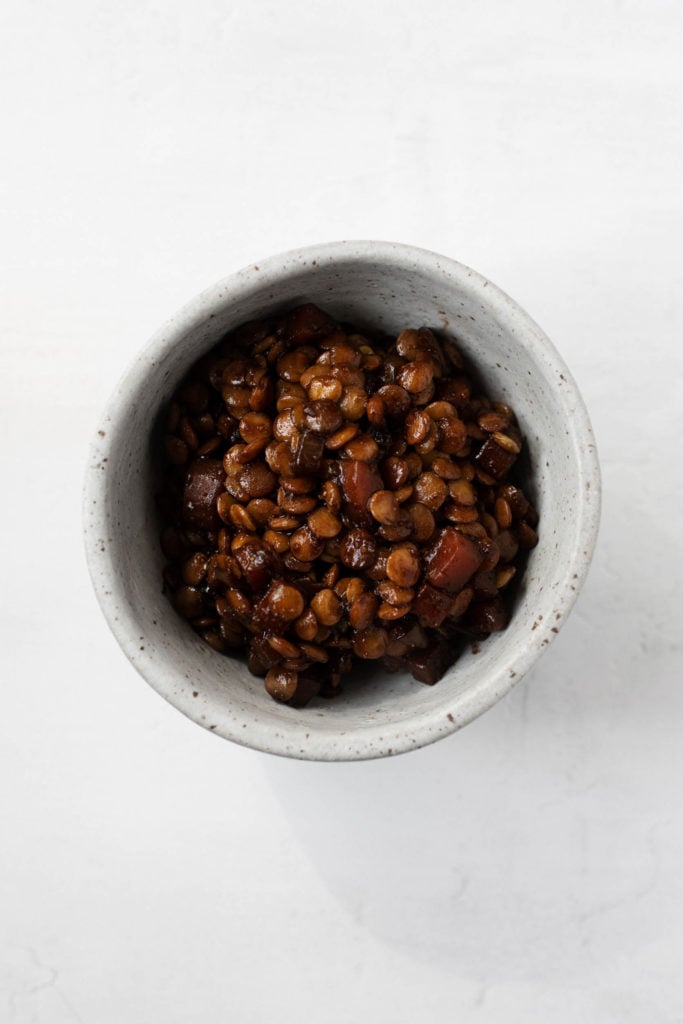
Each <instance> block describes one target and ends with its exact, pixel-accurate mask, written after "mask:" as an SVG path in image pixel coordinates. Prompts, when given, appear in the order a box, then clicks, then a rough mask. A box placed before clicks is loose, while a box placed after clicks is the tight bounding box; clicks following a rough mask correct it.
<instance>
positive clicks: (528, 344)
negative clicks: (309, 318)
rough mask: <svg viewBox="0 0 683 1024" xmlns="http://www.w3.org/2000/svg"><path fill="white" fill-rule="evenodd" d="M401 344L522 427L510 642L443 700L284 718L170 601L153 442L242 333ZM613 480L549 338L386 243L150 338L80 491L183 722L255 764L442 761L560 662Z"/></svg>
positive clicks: (394, 695)
mask: <svg viewBox="0 0 683 1024" xmlns="http://www.w3.org/2000/svg"><path fill="white" fill-rule="evenodd" d="M305 301H310V302H314V303H317V304H319V305H321V306H322V307H323V308H324V309H325V310H327V311H328V312H330V313H331V314H332V315H334V316H336V317H338V318H340V319H344V320H347V321H349V322H351V323H354V324H357V325H359V326H363V325H374V326H376V327H379V328H382V329H385V330H386V331H387V332H388V333H392V334H394V335H395V334H396V333H398V332H399V331H400V330H401V329H403V328H405V327H408V326H420V325H422V324H427V325H429V326H431V327H434V328H438V329H439V330H441V331H444V332H446V334H448V335H451V336H452V337H454V338H455V339H457V343H458V345H459V346H460V348H461V350H462V351H463V352H464V354H465V356H466V357H467V358H468V359H469V360H471V362H472V363H473V364H474V365H475V366H476V367H477V369H478V371H479V373H480V375H481V378H482V379H483V383H484V386H485V388H486V390H487V392H488V393H489V394H490V395H491V397H492V398H494V400H495V399H497V400H500V401H504V402H508V403H509V404H510V405H512V407H513V408H514V409H515V411H516V413H517V417H518V420H519V424H520V427H521V429H522V431H523V433H524V435H525V438H526V442H527V446H528V451H529V457H530V465H531V467H532V483H531V487H530V490H531V495H532V497H533V499H534V500H535V503H536V506H537V508H538V511H539V513H540V526H539V537H540V540H539V543H538V545H537V547H536V548H534V550H533V551H532V552H531V554H530V557H529V561H528V565H527V568H526V572H525V574H524V577H523V579H522V581H521V585H520V586H519V587H518V591H517V595H516V602H515V606H514V611H513V614H512V618H511V622H510V625H509V626H508V628H507V629H506V630H505V631H504V632H502V633H499V634H494V635H492V636H491V637H490V638H489V639H487V640H486V641H485V642H483V643H482V644H481V647H480V650H479V652H478V653H476V654H475V653H470V652H469V651H467V652H466V653H464V654H463V655H462V656H461V657H460V659H459V660H458V661H457V663H456V664H455V665H454V666H453V668H452V669H451V670H450V671H449V672H448V673H447V674H446V676H445V677H444V678H443V679H442V680H441V681H440V682H439V683H437V685H435V686H425V685H423V684H421V683H417V682H415V681H414V680H413V679H412V678H411V677H410V676H408V675H407V674H405V675H403V674H399V675H389V674H384V673H382V672H375V673H374V674H373V676H372V678H371V679H370V680H369V681H368V682H366V683H364V685H363V686H362V687H358V686H356V687H354V686H353V685H351V686H350V687H348V688H347V690H346V691H345V693H344V694H343V695H342V696H340V697H338V698H336V699H335V700H327V701H326V700H323V699H318V700H316V701H314V702H312V703H311V704H309V705H308V707H306V708H304V709H300V710H296V709H293V708H290V707H287V706H285V705H281V704H277V703H275V702H274V701H273V700H271V698H270V697H269V696H268V695H267V694H266V692H265V691H264V688H263V681H262V680H261V679H256V678H254V677H253V676H252V675H250V674H249V672H248V671H247V669H246V666H245V665H244V664H243V663H242V662H241V661H239V660H237V659H233V658H227V657H225V656H223V655H221V654H217V653H216V652H214V651H213V650H211V649H210V648H209V647H208V646H207V645H206V644H205V643H204V642H203V641H202V640H200V639H199V637H198V636H197V635H196V634H195V633H194V632H193V631H192V629H191V628H190V627H189V625H187V624H186V623H185V622H183V621H182V620H181V619H180V618H179V616H178V615H177V614H176V613H175V611H174V610H173V608H172V607H171V605H170V603H169V602H168V600H167V598H166V597H165V596H164V595H163V593H162V589H161V573H162V565H163V557H162V554H161V551H160V548H159V541H158V536H159V524H158V520H157V514H156V510H155V489H156V466H155V460H154V451H153V444H152V437H153V434H154V429H155V424H156V421H157V419H158V417H159V413H160V410H161V409H162V407H163V406H164V405H165V403H166V402H167V401H168V399H169V397H170V395H171V394H172V392H173V391H174V389H175V388H176V386H177V384H178V382H179V381H180V380H181V378H182V377H183V375H184V374H185V373H186V371H187V370H188V369H189V367H190V366H191V365H192V363H194V362H195V360H196V359H197V358H198V357H199V356H201V355H202V354H203V353H204V352H206V351H207V350H208V349H210V348H211V347H212V346H213V345H214V344H215V343H216V342H217V341H218V340H219V339H220V338H222V337H223V335H224V334H225V333H226V332H227V331H228V330H230V329H231V328H233V327H236V326H237V325H239V324H241V323H243V322H245V321H247V320H250V319H254V318H257V317H261V316H264V315H268V314H270V313H272V312H274V311H278V310H281V309H283V308H287V307H290V306H294V305H297V304H299V303H302V302H305ZM599 506H600V475H599V468H598V461H597V456H596V450H595V442H594V438H593V433H592V430H591V426H590V423H589V420H588V416H587V413H586V409H585V407H584V403H583V401H582V399H581V396H580V395H579V392H578V390H577V387H576V385H575V383H574V381H573V380H572V377H571V374H570V373H569V371H568V369H567V367H566V365H565V363H564V362H563V360H562V359H561V357H560V356H559V355H558V353H557V351H556V350H555V348H554V347H553V345H552V344H551V343H550V341H549V340H548V338H547V337H546V336H545V334H544V333H543V331H542V330H541V329H540V328H539V327H538V326H537V325H536V324H535V323H534V322H533V320H531V319H530V317H529V316H527V314H526V313H525V312H524V311H523V310H522V309H520V307H519V306H518V305H517V304H516V303H515V302H513V300H512V299H510V298H509V297H508V296H507V295H505V294H504V293H503V292H502V291H501V290H500V289H499V288H497V287H496V286H495V285H494V284H492V283H491V282H490V281H487V280H486V279H485V278H484V277H482V276H481V275H480V274H478V273H476V272H475V271H473V270H470V269H469V268H468V267H465V266H463V265H462V264H460V263H457V262H455V261H454V260H452V259H448V258H446V257H444V256H439V255H436V254H435V253H432V252H428V251H425V250H421V249H415V248H411V247H408V246H405V245H398V244H391V243H386V242H337V243H330V244H325V245H318V246H313V247H310V248H306V249H299V250H297V251H294V252H288V253H285V254H284V255H281V256H274V257H271V258H269V259H267V260H264V261H263V262H260V263H258V264H255V265H253V266H250V267H246V268H245V269H243V270H240V271H238V272H237V273H235V274H232V275H231V276H229V277H227V278H225V279H224V280H223V281H220V282H219V283H218V284H215V285H213V286H212V287H210V288H208V289H207V290H206V291H204V292H202V293H201V294H200V295H199V296H198V297H197V298H195V299H194V300H193V301H191V302H190V303H188V304H187V305H186V306H184V307H183V309H181V310H180V312H178V313H177V314H176V315H175V316H174V317H173V318H172V319H171V320H169V321H168V323H167V324H166V325H165V326H164V327H162V328H161V330H160V331H158V332H157V334H155V336H154V337H153V338H152V340H151V341H150V342H149V344H148V345H147V347H146V348H145V349H144V350H143V351H142V353H141V354H140V355H139V356H138V358H137V359H136V360H135V362H134V363H133V365H132V366H131V367H130V368H129V370H128V371H127V373H126V374H125V376H124V377H123V379H122V381H121V382H120V384H119V385H118V387H117V388H116V391H115V393H114V395H113V397H112V399H111V401H110V402H109V405H108V407H107V409H106V411H105V412H104V414H103V417H102V420H101V423H100V424H99V429H98V431H97V435H96V438H95V441H94V444H93V447H92V450H91V455H90V465H89V467H88V472H87V480H86V491H85V537H86V549H87V555H88V562H89V567H90V572H91V576H92V580H93V584H94V587H95V592H96V594H97V597H98V599H99V602H100V605H101V607H102V611H103V612H104V615H105V617H106V619H107V621H108V623H109V626H110V627H111V630H112V632H113V633H114V635H115V637H116V639H117V640H118V642H119V644H120V645H121V647H122V648H123V650H124V652H125V654H126V655H127V656H128V658H129V660H130V661H131V663H132V664H133V665H134V666H135V668H136V669H137V670H138V672H139V673H140V674H141V675H142V676H143V677H144V678H145V679H146V680H147V682H148V683H150V684H151V685H152V686H153V687H154V688H155V690H157V691H158V693H160V694H161V696H162V697H165V698H166V700H167V701H169V702H170V703H171V704H173V705H174V706H175V707H176V708H178V710H180V711H182V712H183V713H184V714H185V715H187V716H188V717H189V718H191V719H192V720H193V721H195V722H197V723H198V724H199V725H202V726H204V727H205V728H206V729H209V730H211V731H213V732H215V733H216V734H217V735H219V736H223V737H225V738H226V739H229V740H233V741H235V742H237V743H240V744H243V745H245V746H249V747H253V748H255V749H257V750H262V751H268V752H271V753H274V754H282V755H286V756H289V757H295V758H305V759H311V760H321V761H343V760H356V759H363V758H374V757H383V756H386V755H390V754H398V753H401V752H403V751H408V750H412V749H414V748H416V747H420V746H423V745H425V744H428V743H431V742H433V741H434V740H437V739H439V738H441V737H443V736H446V735H448V734H449V733H452V732H454V731H455V730H456V729H459V728H461V727H462V726H463V725H466V724H467V723H468V722H471V721H472V719H474V718H476V716H477V715H480V714H481V713H482V712H483V711H486V709H487V708H490V707H491V705H492V704H494V703H495V702H496V701H497V700H499V699H500V698H501V697H503V696H504V695H505V694H506V693H507V692H508V691H509V690H510V689H511V688H512V687H513V686H514V685H515V684H517V683H518V682H519V681H520V679H521V678H522V676H523V675H524V673H525V672H526V671H527V670H528V669H529V667H530V666H531V665H532V664H533V663H534V662H535V661H536V659H537V658H538V657H539V655H540V654H542V653H543V651H544V650H545V649H546V648H547V647H548V646H550V644H551V643H552V641H553V639H554V637H555V636H556V635H557V631H558V630H559V629H560V628H561V626H562V624H563V622H564V621H565V620H566V618H567V615H568V614H569V611H570V609H571V607H572V605H573V604H574V602H575V600H576V598H577V595H578V593H579V591H580V589H581V585H582V583H583V581H584V579H585V576H586V573H587V570H588V566H589V563H590V560H591V556H592V553H593V548H594V544H595V540H596V534H597V528H598V519H599Z"/></svg>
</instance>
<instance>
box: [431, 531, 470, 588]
mask: <svg viewBox="0 0 683 1024" xmlns="http://www.w3.org/2000/svg"><path fill="white" fill-rule="evenodd" d="M483 557H484V556H483V555H482V553H481V551H480V550H479V546H478V545H477V544H475V542H474V541H473V540H471V539H470V538H469V537H466V536H465V535H464V534H462V533H459V532H458V531H457V530H456V529H454V527H452V526H446V527H444V528H443V529H442V530H441V531H440V533H439V534H438V535H437V537H436V539H435V540H434V541H433V542H432V544H431V546H430V547H429V549H428V550H427V552H426V554H425V564H426V566H427V571H426V573H425V575H426V577H427V582H428V583H431V585H432V586H433V587H438V588H439V590H447V591H448V593H449V594H453V593H455V591H456V590H461V589H462V588H463V587H464V586H465V584H466V583H467V581H468V580H469V579H470V577H471V576H473V575H474V573H475V572H476V571H477V569H478V568H479V566H480V565H481V563H482V561H483Z"/></svg>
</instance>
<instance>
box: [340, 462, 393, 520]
mask: <svg viewBox="0 0 683 1024" xmlns="http://www.w3.org/2000/svg"><path fill="white" fill-rule="evenodd" d="M339 476H340V485H341V489H342V497H343V499H344V508H345V511H346V514H347V515H348V517H349V519H350V520H351V521H352V522H354V523H357V524H358V525H359V526H370V525H372V517H371V515H370V513H369V512H368V507H367V506H368V501H369V499H370V496H371V495H372V494H374V493H375V491H381V490H382V489H383V487H384V482H383V480H382V477H381V476H380V475H379V473H378V472H377V470H376V469H373V468H372V467H371V466H369V465H368V463H367V462H361V461H360V460H359V459H343V460H342V461H341V462H340V463H339Z"/></svg>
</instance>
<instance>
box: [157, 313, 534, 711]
mask: <svg viewBox="0 0 683 1024" xmlns="http://www.w3.org/2000/svg"><path fill="white" fill-rule="evenodd" d="M226 351H227V352H228V353H229V354H228V355H227V356H226V354H225V353H226ZM165 429H166V433H165V435H164V437H163V441H162V449H163V452H164V454H165V462H166V472H165V482H164V494H163V496H162V514H163V517H164V531H163V537H162V547H163V551H164V555H165V556H166V558H167V559H168V565H167V566H166V568H165V569H164V581H165V587H166V589H167V591H168V592H169V593H170V596H171V599H172V601H173V604H174V606H175V608H176V609H177V610H178V612H179V613H180V614H181V615H182V616H183V617H184V618H186V619H188V620H189V621H190V622H191V623H192V625H193V627H194V628H195V629H196V630H197V632H198V633H199V634H200V635H201V636H202V638H203V639H204V640H205V642H206V643H207V644H209V646H211V647H212V648H213V649H214V650H215V651H217V652H219V653H222V654H225V653H230V652H234V651H235V650H239V649H244V648H246V649H247V652H248V666H249V669H250V670H251V671H252V672H254V673H256V674H258V675H260V676H264V677H265V686H266V690H267V692H268V693H269V694H271V696H273V697H274V698H275V699H276V700H279V701H284V702H286V703H291V704H292V705H294V706H297V707H300V706H302V705H303V704H305V703H306V702H307V701H308V700H309V699H310V698H311V697H312V696H314V695H315V694H317V693H322V694H323V695H330V694H334V693H335V692H338V690H339V686H340V682H341V679H342V676H343V675H344V674H345V673H346V672H348V671H350V669H351V668H352V665H353V662H354V657H355V658H356V659H364V660H377V659H382V658H384V659H385V665H386V666H387V668H389V669H391V670H392V671H395V670H396V669H399V668H402V667H407V668H408V669H409V670H410V671H411V672H412V673H413V675H414V676H415V678H417V679H419V680H422V681H423V682H428V683H433V682H436V680H437V679H438V678H439V677H440V675H441V674H442V673H443V672H444V671H445V670H446V668H448V666H449V665H450V664H451V663H452V661H453V659H454V657H455V651H456V648H457V644H456V639H457V636H458V635H459V636H463V635H464V636H468V635H469V636H470V637H473V638H481V637H483V636H485V635H487V634H488V633H489V632H492V631H495V630H498V629H501V628H504V626H505V624H506V622H507V619H508V615H509V613H508V611H507V609H506V606H505V604H504V603H503V600H502V598H501V596H500V595H501V593H502V592H505V590H506V588H507V587H509V585H510V583H511V581H512V580H513V578H514V577H515V576H516V575H519V574H520V573H519V569H520V565H521V563H520V557H522V556H524V555H525V553H526V551H528V550H529V549H530V548H532V547H533V546H534V545H535V544H536V543H537V540H538V535H537V532H536V526H537V523H538V515H537V514H536V511H535V509H534V508H533V507H532V506H531V504H530V503H529V501H528V499H527V497H526V496H525V494H524V493H523V490H522V489H521V487H520V486H519V483H518V482H517V479H516V478H515V476H514V468H515V463H516V460H517V457H518V456H519V454H520V452H521V450H522V436H521V433H520V431H519V428H518V426H517V423H516V420H515V416H514V413H513V411H512V409H510V407H509V406H508V405H506V404H504V403H500V402H492V401H491V400H490V399H489V398H488V397H487V396H486V395H483V394H481V393H480V392H478V391H477V388H476V385H475V383H474V378H473V377H472V375H471V372H470V370H469V368H468V366H467V364H466V362H465V360H464V359H463V357H462V355H461V354H460V352H459V351H458V350H457V348H456V346H455V345H454V344H453V342H452V341H451V340H450V339H447V338H439V337H437V335H436V334H435V333H434V332H432V331H430V330H429V329H427V328H420V329H418V330H414V329H407V330H404V331H402V332H401V333H400V334H399V336H398V338H396V340H395V341H394V342H393V343H392V342H391V340H390V339H388V340H387V339H380V338H375V337H374V336H372V337H370V336H365V335H361V334H358V333H355V332H354V331H352V330H351V331H348V330H344V329H343V328H342V327H341V326H339V325H338V324H336V323H335V322H334V321H333V320H332V319H331V318H330V317H328V316H327V315H326V314H325V313H323V312H322V311H321V310H319V309H318V308H317V307H315V306H312V305H310V304H309V305H305V306H301V307H299V308H298V309H295V310H292V311H291V312H289V313H286V314H285V315H284V316H282V317H279V318H278V317H275V318H271V319H269V320H268V321H263V322H253V323H251V324H247V325H244V326H243V327H241V328H239V329H238V330H237V331H235V332H234V334H233V335H232V337H231V338H230V341H229V342H221V344H220V346H219V349H218V350H217V352H216V353H215V354H210V355H209V356H206V357H203V359H202V360H201V361H200V362H199V363H197V365H196V366H195V367H194V368H193V369H192V370H191V371H190V374H189V375H188V377H187V379H186V380H185V381H184V382H183V384H182V385H181V387H180V388H179V389H178V392H177V394H176V395H175V396H174V397H173V399H172V401H171V403H170V405H169V409H168V413H167V416H166V427H165Z"/></svg>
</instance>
